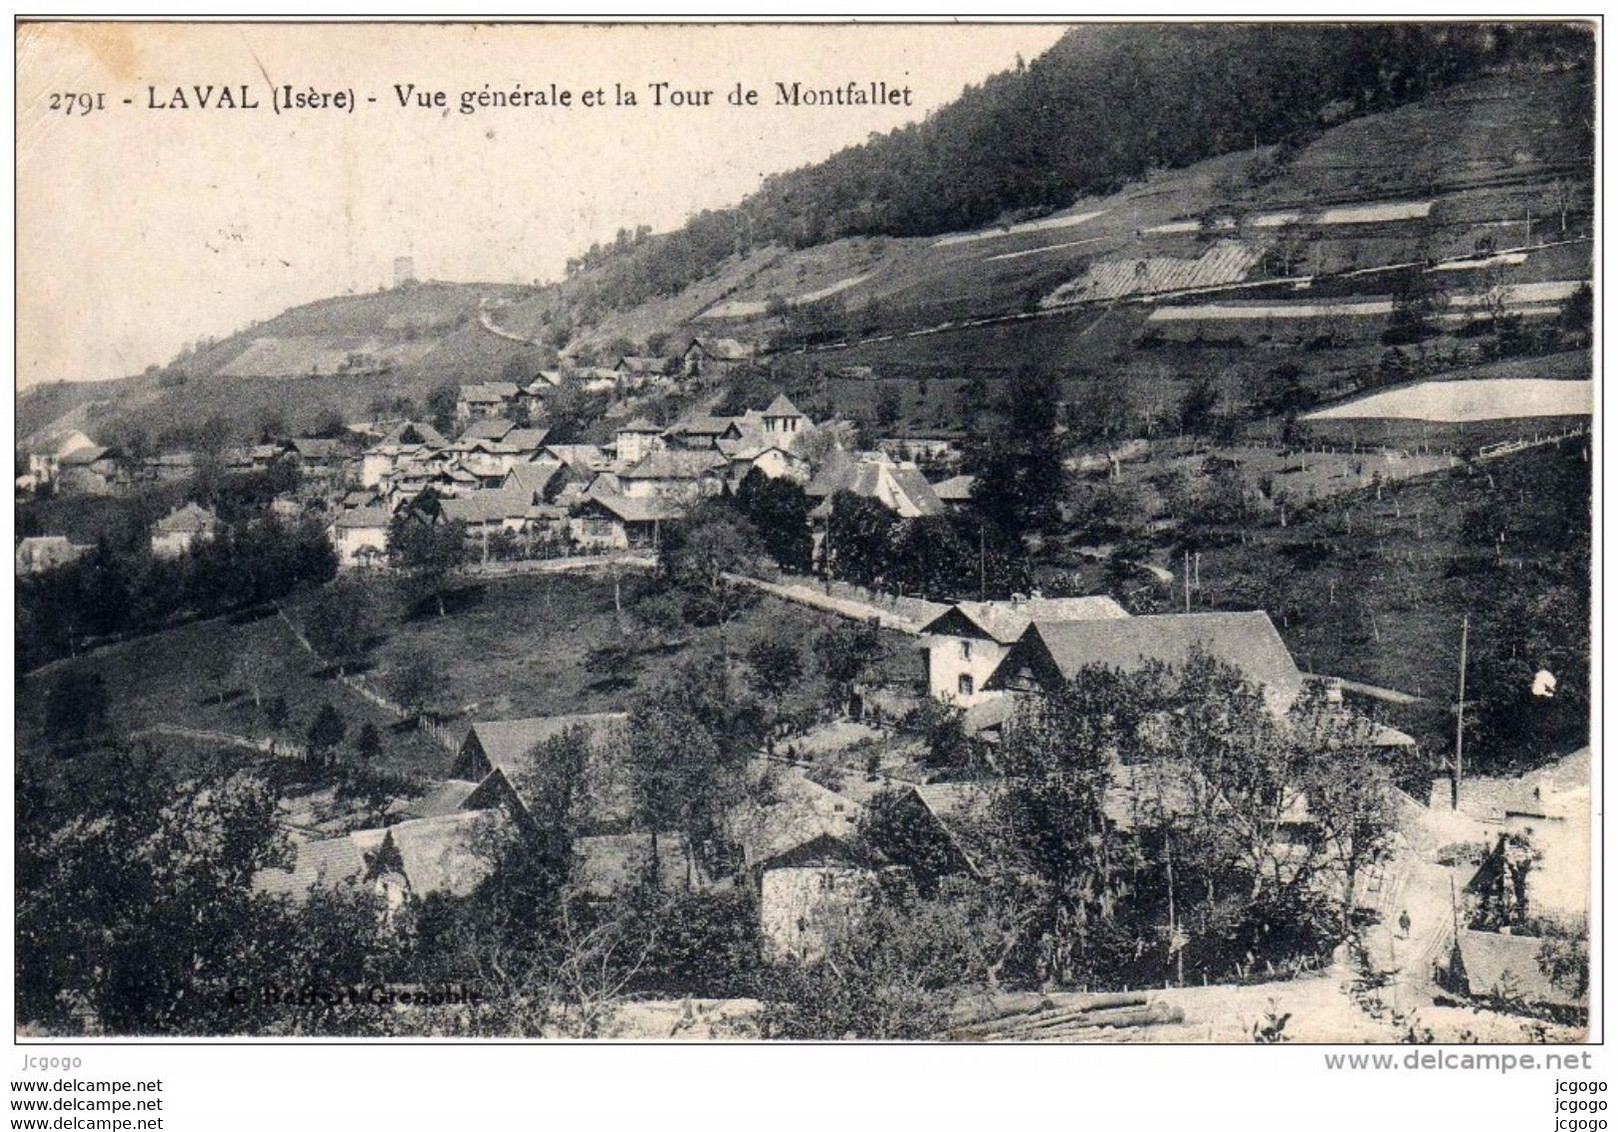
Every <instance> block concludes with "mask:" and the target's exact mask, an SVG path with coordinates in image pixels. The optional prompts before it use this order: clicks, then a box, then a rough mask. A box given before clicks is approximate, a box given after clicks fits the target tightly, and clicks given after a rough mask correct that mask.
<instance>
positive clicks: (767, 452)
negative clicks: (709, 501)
mask: <svg viewBox="0 0 1618 1132" xmlns="http://www.w3.org/2000/svg"><path fill="white" fill-rule="evenodd" d="M717 447H718V449H719V453H720V455H722V456H724V457H725V459H726V460H728V461H730V470H729V479H730V484H731V488H732V489H733V490H734V489H735V488H736V487H737V486H739V485H740V484H741V482H742V480H744V479H746V478H747V473H748V472H751V471H752V470H753V469H754V468H757V469H758V470H759V471H761V472H763V473H764V474H765V475H767V476H769V477H770V478H771V479H780V478H782V477H785V478H786V479H790V480H794V481H796V482H798V483H800V484H806V483H808V482H809V477H810V472H811V468H810V465H809V461H808V460H807V459H805V458H804V457H802V456H800V455H798V454H797V453H796V452H794V451H793V450H792V449H790V448H788V447H785V446H784V445H781V444H776V443H758V442H750V441H747V440H721V441H719V443H718V445H717Z"/></svg>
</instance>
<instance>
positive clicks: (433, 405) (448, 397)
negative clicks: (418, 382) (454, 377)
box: [427, 385, 461, 435]
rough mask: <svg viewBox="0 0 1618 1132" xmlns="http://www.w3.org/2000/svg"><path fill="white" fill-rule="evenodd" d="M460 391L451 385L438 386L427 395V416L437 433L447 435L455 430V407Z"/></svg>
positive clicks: (459, 397)
mask: <svg viewBox="0 0 1618 1132" xmlns="http://www.w3.org/2000/svg"><path fill="white" fill-rule="evenodd" d="M460 399H461V391H460V390H459V389H458V388H456V387H455V386H453V385H440V386H438V387H437V388H435V389H434V390H433V391H432V392H431V393H429V394H427V416H428V417H429V418H430V419H431V421H432V425H433V427H434V428H436V429H437V430H438V431H439V432H442V433H444V434H445V435H448V434H449V433H450V432H451V431H453V430H454V428H455V406H456V404H457V403H458V402H459V401H460Z"/></svg>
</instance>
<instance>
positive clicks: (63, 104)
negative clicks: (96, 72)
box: [51, 91, 107, 118]
mask: <svg viewBox="0 0 1618 1132" xmlns="http://www.w3.org/2000/svg"><path fill="white" fill-rule="evenodd" d="M106 108H107V96H106V94H105V92H102V91H97V92H96V93H94V94H75V93H73V92H71V91H62V92H59V93H54V94H52V95H51V113H53V114H54V113H58V112H59V113H62V114H66V115H68V116H69V117H72V116H73V115H75V114H76V115H78V116H79V117H81V118H82V117H83V116H84V115H86V114H93V113H95V112H96V111H97V110H105V109H106Z"/></svg>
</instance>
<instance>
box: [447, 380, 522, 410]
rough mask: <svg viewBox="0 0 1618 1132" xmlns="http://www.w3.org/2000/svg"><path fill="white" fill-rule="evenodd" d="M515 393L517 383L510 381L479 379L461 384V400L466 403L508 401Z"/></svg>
mask: <svg viewBox="0 0 1618 1132" xmlns="http://www.w3.org/2000/svg"><path fill="white" fill-rule="evenodd" d="M516 395H517V385H516V383H515V382H511V381H481V382H476V383H474V384H472V385H463V386H461V400H463V401H465V402H467V403H468V404H485V405H486V404H492V403H494V402H496V401H509V400H511V399H512V398H513V397H515V396H516Z"/></svg>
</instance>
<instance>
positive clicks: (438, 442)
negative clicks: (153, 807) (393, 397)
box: [382, 421, 449, 448]
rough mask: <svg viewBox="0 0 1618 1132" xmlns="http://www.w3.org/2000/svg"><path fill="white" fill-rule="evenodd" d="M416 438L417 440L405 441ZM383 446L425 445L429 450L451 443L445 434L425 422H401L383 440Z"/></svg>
mask: <svg viewBox="0 0 1618 1132" xmlns="http://www.w3.org/2000/svg"><path fill="white" fill-rule="evenodd" d="M408 436H415V437H417V438H418V439H416V440H407V439H405V438H406V437H408ZM382 443H383V444H425V445H427V446H428V447H429V448H442V447H443V446H444V445H445V444H448V443H449V441H448V440H446V439H445V438H444V434H443V433H441V432H439V431H438V430H437V429H436V428H434V427H433V426H432V425H430V424H427V423H425V422H423V421H400V422H399V423H398V424H396V425H394V426H393V428H391V429H389V430H388V433H387V435H386V436H384V437H383V438H382Z"/></svg>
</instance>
